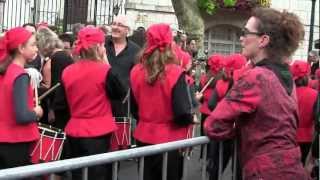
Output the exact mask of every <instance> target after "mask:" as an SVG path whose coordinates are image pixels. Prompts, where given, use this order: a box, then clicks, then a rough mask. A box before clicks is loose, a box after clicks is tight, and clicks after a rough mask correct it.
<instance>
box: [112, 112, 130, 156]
mask: <svg viewBox="0 0 320 180" xmlns="http://www.w3.org/2000/svg"><path fill="white" fill-rule="evenodd" d="M121 119H122V121H117V122H116V125H117V127H118V129H117V130H116V131H115V132H113V134H112V136H111V151H115V150H121V149H128V148H129V147H130V145H131V120H130V118H128V117H123V118H121ZM117 120H119V118H117Z"/></svg>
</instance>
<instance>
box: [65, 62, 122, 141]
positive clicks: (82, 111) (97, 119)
mask: <svg viewBox="0 0 320 180" xmlns="http://www.w3.org/2000/svg"><path fill="white" fill-rule="evenodd" d="M109 70H110V66H109V65H107V64H103V63H101V62H95V61H90V60H79V61H78V62H76V63H75V64H72V65H70V66H68V67H67V68H66V69H65V70H64V71H63V74H62V82H63V85H64V89H65V92H66V97H67V101H68V104H69V109H70V113H71V119H70V120H69V121H68V123H67V126H66V128H65V131H66V134H67V135H69V136H71V137H97V136H102V135H105V134H109V133H111V132H113V131H115V130H116V124H115V122H114V119H113V117H112V111H111V105H110V101H109V98H108V97H107V96H106V91H105V87H106V84H105V83H106V78H107V74H108V71H109Z"/></svg>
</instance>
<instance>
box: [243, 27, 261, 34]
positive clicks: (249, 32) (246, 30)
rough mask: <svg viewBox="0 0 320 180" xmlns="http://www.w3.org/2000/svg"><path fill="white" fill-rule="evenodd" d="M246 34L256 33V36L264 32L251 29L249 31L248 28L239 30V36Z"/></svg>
mask: <svg viewBox="0 0 320 180" xmlns="http://www.w3.org/2000/svg"><path fill="white" fill-rule="evenodd" d="M248 34H251V35H256V36H261V35H263V34H264V33H261V32H252V31H249V30H248V29H246V28H243V29H242V30H241V33H240V36H246V35H248Z"/></svg>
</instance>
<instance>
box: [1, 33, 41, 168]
mask: <svg viewBox="0 0 320 180" xmlns="http://www.w3.org/2000/svg"><path fill="white" fill-rule="evenodd" d="M37 51H38V48H37V46H36V38H35V36H34V35H32V33H31V32H29V31H27V30H25V29H24V28H22V27H17V28H13V29H10V30H9V31H8V32H6V34H5V36H4V37H2V38H1V40H0V117H1V121H0V169H5V168H12V167H16V166H24V165H28V164H31V161H30V156H29V150H30V145H31V143H33V142H34V141H36V140H38V139H39V131H38V127H37V124H36V120H37V119H38V118H40V117H41V116H42V115H43V111H42V109H41V107H40V106H34V102H33V100H34V94H33V90H32V87H31V86H30V78H29V76H28V74H27V72H26V71H25V70H24V66H25V64H26V63H27V62H31V61H32V60H33V59H34V57H35V56H36V54H37Z"/></svg>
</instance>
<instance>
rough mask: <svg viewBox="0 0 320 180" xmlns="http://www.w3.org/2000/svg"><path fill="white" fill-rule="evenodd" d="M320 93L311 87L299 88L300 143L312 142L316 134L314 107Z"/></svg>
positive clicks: (298, 130)
mask: <svg viewBox="0 0 320 180" xmlns="http://www.w3.org/2000/svg"><path fill="white" fill-rule="evenodd" d="M317 96H318V92H317V91H316V90H314V89H311V88H309V87H306V86H304V87H297V97H298V105H299V125H298V129H297V141H298V142H301V143H302V142H311V141H312V138H313V132H314V113H313V109H314V105H315V103H316V100H317Z"/></svg>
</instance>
